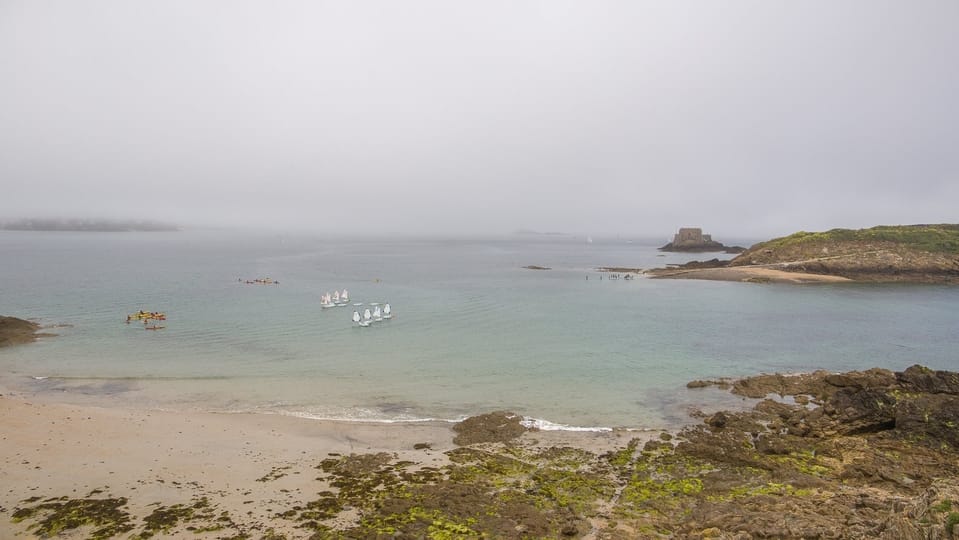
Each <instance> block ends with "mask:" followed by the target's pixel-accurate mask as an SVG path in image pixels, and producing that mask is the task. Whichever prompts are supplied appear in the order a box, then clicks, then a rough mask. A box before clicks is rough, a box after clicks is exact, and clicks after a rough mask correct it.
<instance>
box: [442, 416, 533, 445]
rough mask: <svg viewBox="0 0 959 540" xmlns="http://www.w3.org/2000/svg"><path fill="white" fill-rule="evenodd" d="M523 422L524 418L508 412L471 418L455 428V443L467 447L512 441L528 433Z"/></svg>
mask: <svg viewBox="0 0 959 540" xmlns="http://www.w3.org/2000/svg"><path fill="white" fill-rule="evenodd" d="M522 420H523V417H522V416H519V415H518V414H513V413H511V412H508V411H496V412H491V413H487V414H481V415H479V416H471V417H470V418H467V419H466V420H463V421H462V422H460V423H458V424H456V425H454V426H453V431H455V432H456V433H457V435H456V437H455V438H453V443H455V444H458V445H460V446H465V445H469V444H477V443H489V442H506V441H510V440H512V439H515V438H516V437H519V436H520V435H522V434H523V433H526V431H528V428H527V427H526V426H524V425H523V424H522Z"/></svg>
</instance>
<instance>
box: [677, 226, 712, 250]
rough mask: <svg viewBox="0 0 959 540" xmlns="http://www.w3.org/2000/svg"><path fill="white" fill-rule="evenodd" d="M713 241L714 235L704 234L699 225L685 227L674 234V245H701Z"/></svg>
mask: <svg viewBox="0 0 959 540" xmlns="http://www.w3.org/2000/svg"><path fill="white" fill-rule="evenodd" d="M712 241H713V237H712V235H709V234H703V230H702V229H700V228H699V227H683V228H681V229H679V232H678V233H676V235H675V236H673V246H675V247H682V246H701V245H703V244H709V243H710V242H712Z"/></svg>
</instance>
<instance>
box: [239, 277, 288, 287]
mask: <svg viewBox="0 0 959 540" xmlns="http://www.w3.org/2000/svg"><path fill="white" fill-rule="evenodd" d="M237 281H239V282H240V283H246V284H247V285H279V284H280V282H279V281H276V280H275V279H272V278H268V277H267V278H256V279H247V280H244V279H243V278H237Z"/></svg>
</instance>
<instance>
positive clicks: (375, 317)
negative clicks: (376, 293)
mask: <svg viewBox="0 0 959 540" xmlns="http://www.w3.org/2000/svg"><path fill="white" fill-rule="evenodd" d="M373 320H374V321H382V320H383V313H381V312H380V306H376V308H375V309H374V310H373Z"/></svg>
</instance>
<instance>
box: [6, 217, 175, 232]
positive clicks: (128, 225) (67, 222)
mask: <svg viewBox="0 0 959 540" xmlns="http://www.w3.org/2000/svg"><path fill="white" fill-rule="evenodd" d="M0 230H6V231H83V232H131V231H141V232H168V231H177V230H179V227H177V226H176V225H171V224H169V223H162V222H159V221H148V220H109V219H39V218H28V219H18V220H12V221H0Z"/></svg>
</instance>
